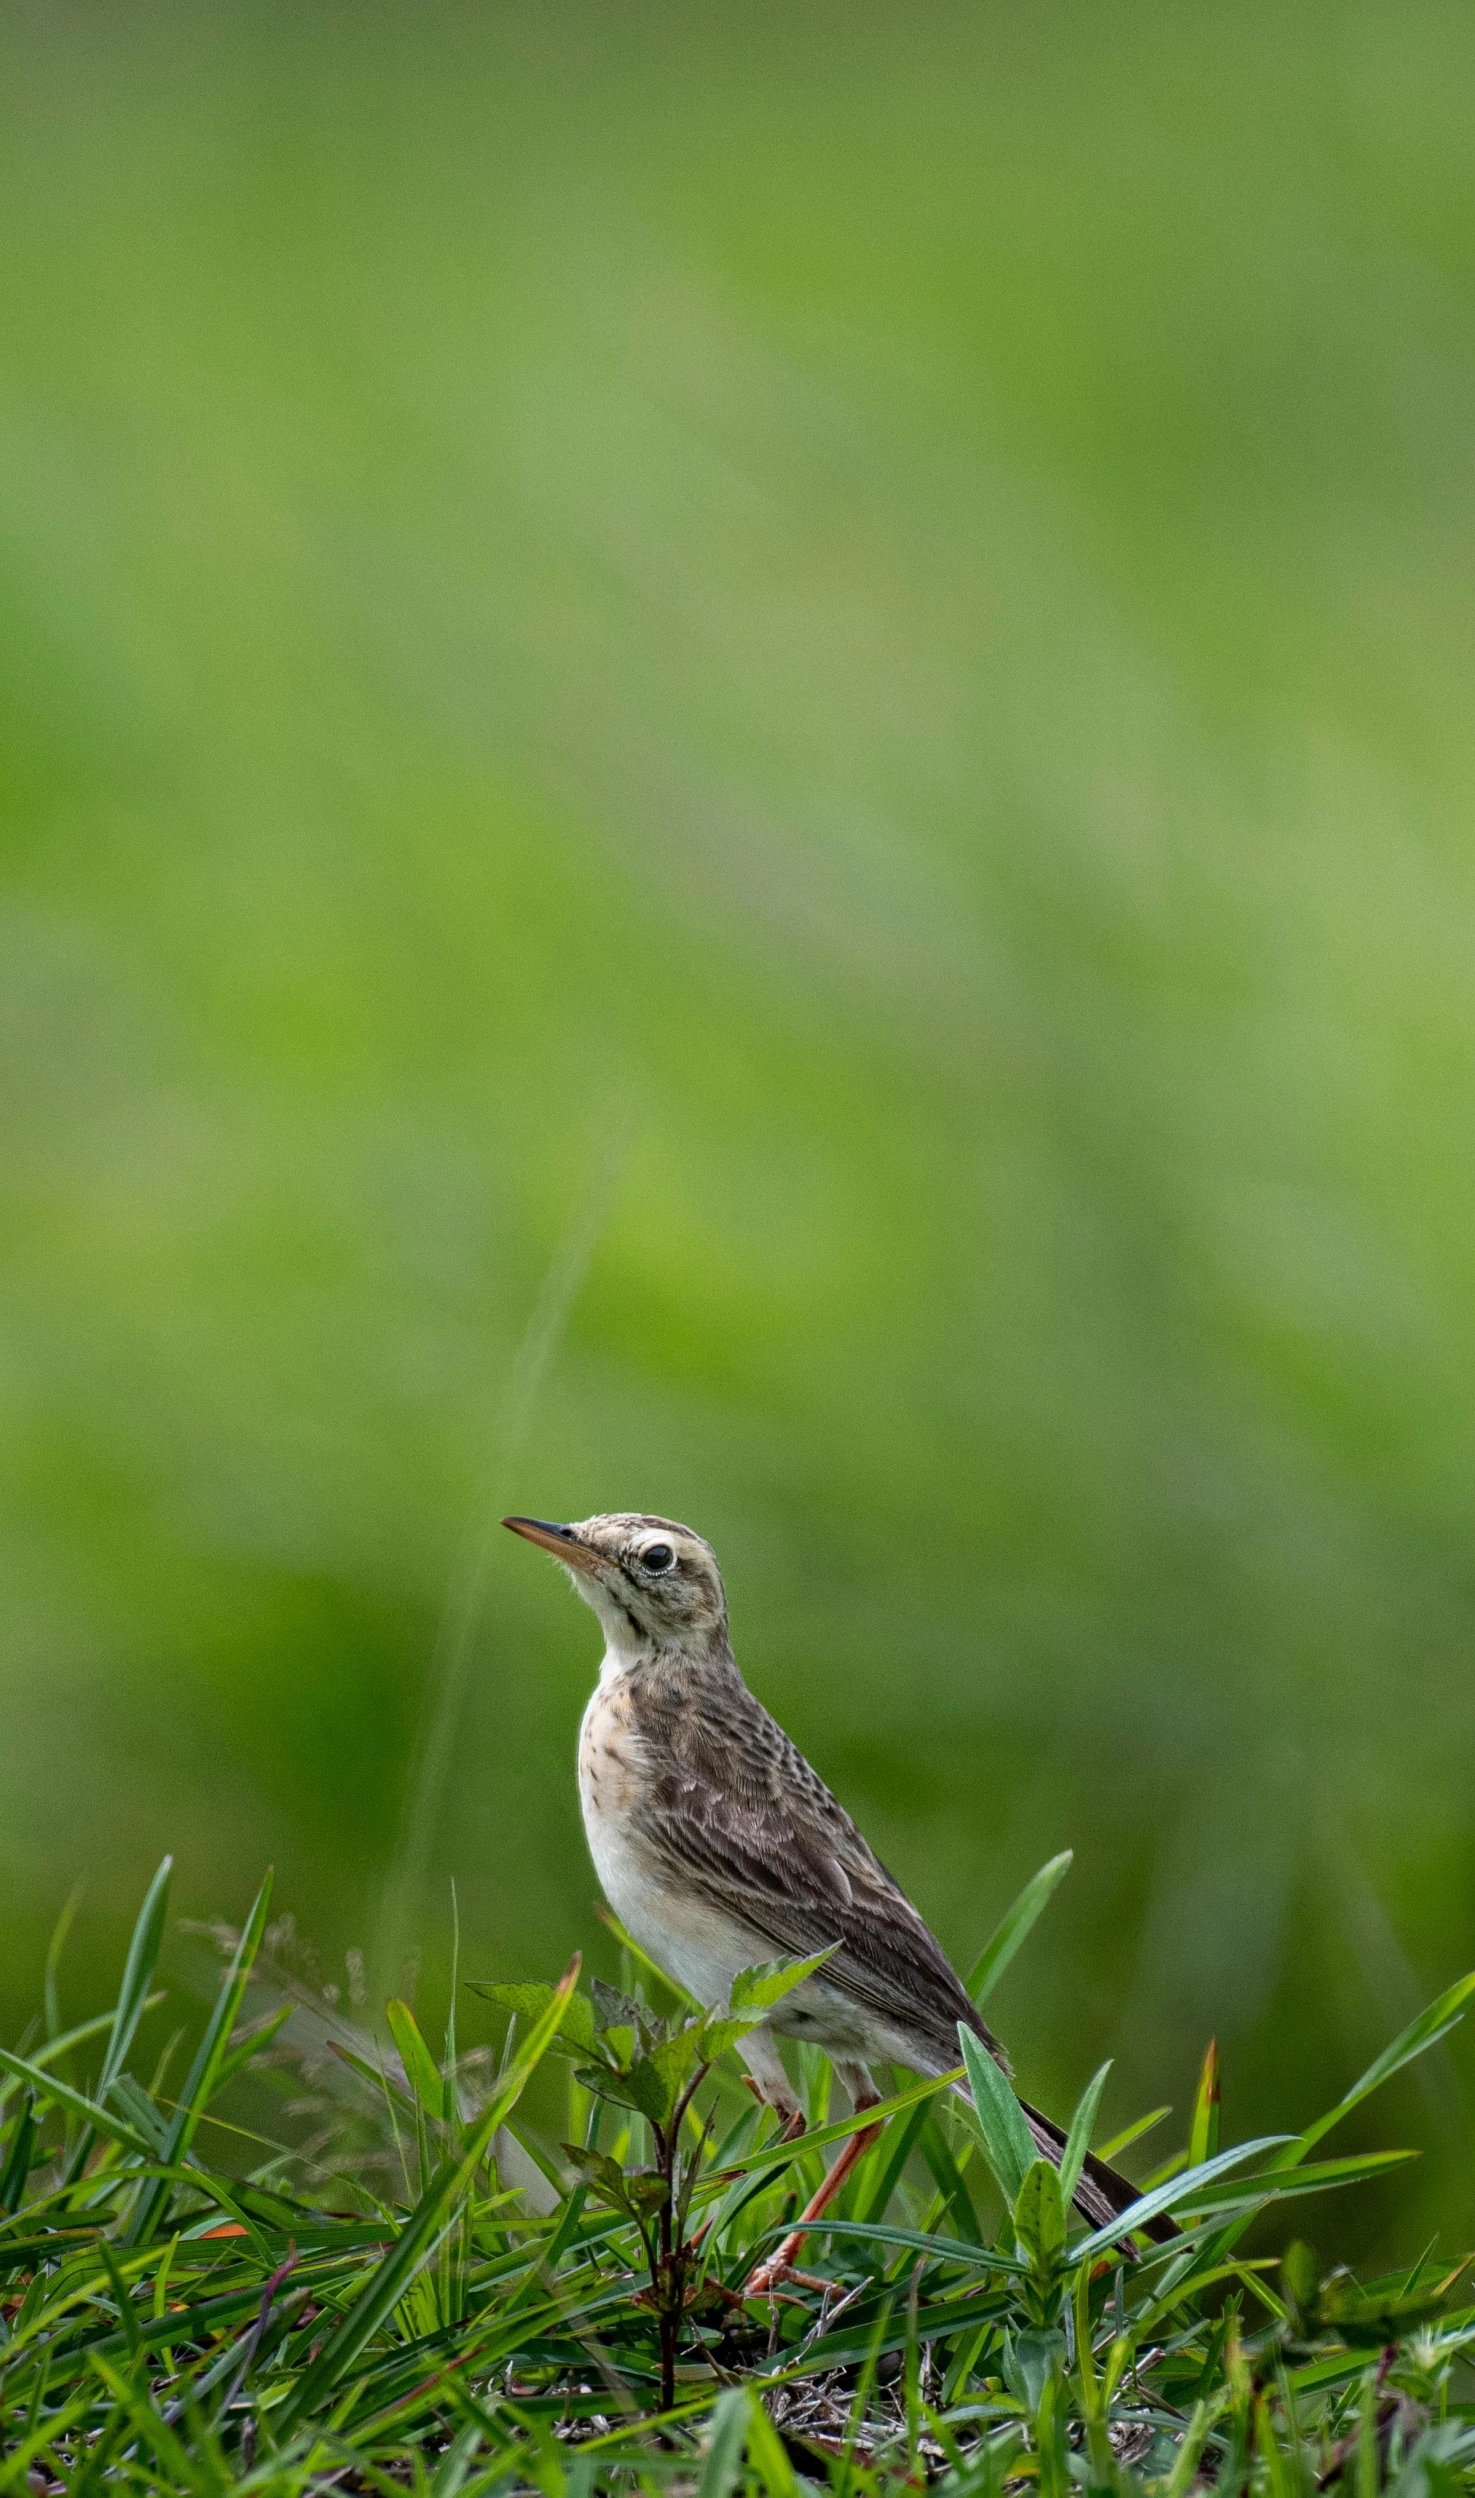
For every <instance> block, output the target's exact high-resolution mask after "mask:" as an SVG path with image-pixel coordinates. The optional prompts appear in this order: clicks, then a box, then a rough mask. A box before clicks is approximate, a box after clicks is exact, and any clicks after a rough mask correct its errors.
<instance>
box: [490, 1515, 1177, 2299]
mask: <svg viewBox="0 0 1475 2498" xmlns="http://www.w3.org/2000/svg"><path fill="white" fill-rule="evenodd" d="M503 1524H504V1525H505V1526H508V1527H510V1528H511V1529H512V1530H513V1533H514V1534H516V1535H525V1536H526V1537H527V1538H528V1540H529V1541H530V1542H531V1543H534V1544H540V1545H542V1546H543V1547H544V1548H545V1550H547V1551H548V1552H550V1553H552V1554H553V1555H554V1556H555V1558H556V1559H557V1560H559V1561H561V1562H562V1563H563V1564H564V1566H565V1568H566V1569H567V1571H568V1574H569V1577H570V1579H571V1580H572V1581H573V1584H574V1587H575V1588H576V1590H577V1592H578V1593H579V1595H581V1596H582V1597H583V1598H584V1601H585V1603H586V1604H588V1605H590V1606H592V1608H593V1610H594V1611H595V1613H597V1614H598V1616H599V1619H600V1621H601V1623H602V1624H603V1626H604V1634H605V1643H606V1644H605V1653H604V1662H603V1664H602V1666H601V1668H600V1674H599V1682H598V1684H597V1686H596V1688H595V1691H594V1694H593V1697H592V1698H591V1700H590V1702H589V1706H588V1707H587V1709H586V1710H585V1712H584V1722H583V1725H582V1727H581V1729H580V1732H579V1797H580V1802H581V1803H582V1806H583V1812H584V1829H585V1832H586V1834H587V1837H588V1841H589V1852H590V1854H591V1856H592V1857H593V1859H594V1866H595V1871H596V1872H597V1873H598V1876H599V1879H600V1881H601V1883H602V1884H603V1886H604V1891H605V1895H606V1897H607V1898H608V1900H609V1903H610V1906H611V1907H612V1908H613V1909H614V1911H615V1914H616V1915H617V1916H618V1917H619V1918H620V1920H621V1922H622V1923H623V1924H624V1925H625V1926H626V1927H627V1928H628V1930H629V1932H630V1933H631V1934H632V1935H633V1936H634V1938H635V1940H636V1942H637V1943H639V1945H640V1946H641V1948H642V1950H644V1951H646V1952H648V1953H649V1954H650V1956H651V1958H652V1960H654V1961H655V1962H656V1963H657V1964H658V1965H659V1966H660V1967H661V1968H662V1969H665V1970H668V1971H669V1972H670V1974H671V1976H672V1977H674V1978H676V1979H677V1980H679V1982H680V1984H681V1985H682V1986H683V1987H685V1988H686V1990H687V1991H688V1993H689V1994H692V1995H694V1996H695V1997H696V1998H697V2000H698V2001H699V2002H700V2003H703V2004H706V2005H708V2006H710V2007H712V2008H714V2009H716V2008H718V2007H721V2006H723V2005H725V2004H726V2002H727V2000H728V1992H729V1989H730V1987H731V1985H732V1981H733V1979H734V1978H735V1977H736V1975H737V1973H738V1971H739V1970H740V1969H746V1968H750V1967H752V1966H753V1964H754V1963H755V1962H757V1961H762V1960H770V1959H773V1958H775V1957H776V1956H778V1955H781V1954H782V1955H787V1956H792V1957H794V1958H801V1959H802V1958H807V1957H808V1956H809V1955H810V1954H811V1953H813V1952H819V1951H824V1950H825V1949H826V1948H827V1947H828V1946H830V1945H832V1944H838V1945H839V1949H838V1951H836V1952H835V1955H834V1957H833V1959H831V1960H829V1961H827V1962H826V1964H825V1967H824V1968H823V1969H822V1970H821V1971H819V1972H818V1973H817V1974H816V1975H815V1976H814V1977H811V1978H808V1979H806V1980H805V1981H804V1982H803V1984H802V1985H800V1986H797V1987H796V1988H795V1989H794V1991H793V1993H792V1994H791V1995H789V1996H787V1997H786V1998H785V2000H784V2002H783V2003H782V2005H781V2006H780V2007H779V2008H778V2009H777V2011H776V2012H775V2013H774V2015H773V2019H772V2022H771V2024H766V2025H765V2026H764V2027H763V2028H761V2029H756V2030H753V2031H751V2032H750V2033H749V2035H748V2037H747V2038H746V2039H745V2041H744V2043H743V2056H744V2060H745V2062H746V2064H747V2066H748V2070H749V2072H750V2074H751V2075H752V2078H753V2081H754V2084H755V2085H756V2087H757V2090H758V2092H759V2094H760V2096H761V2097H762V2098H764V2099H766V2100H767V2101H768V2103H769V2105H770V2106H771V2107H773V2108H774V2109H775V2110H776V2111H777V2112H778V2114H779V2116H780V2117H781V2118H782V2119H783V2120H784V2121H785V2123H786V2124H788V2125H790V2126H792V2127H793V2128H795V2129H796V2130H797V2129H799V2128H801V2127H802V2123H803V2119H802V2116H801V2114H800V2110H799V2103H798V2101H797V2099H796V2098H795V2096H794V2092H793V2089H792V2087H791V2085H790V2082H789V2078H788V2075H787V2074H786V2072H785V2071H784V2068H783V2065H782V2063H781V2062H780V2060H779V2054H778V2049H777V2047H776V2046H775V2044H774V2038H773V2032H774V2031H775V2030H778V2031H780V2032H782V2033H783V2034H784V2035H785V2036H786V2037H791V2038H801V2039H808V2040H810V2041H811V2042H812V2044H813V2045H815V2046H817V2047H822V2048H823V2049H824V2050H825V2053H826V2054H827V2055H828V2056H829V2057H830V2059H831V2061H832V2062H833V2064H834V2066H835V2069H836V2072H837V2073H838V2074H839V2076H840V2079H841V2081H842V2082H843V2083H844V2085H845V2088H846V2089H847V2091H848V2092H849V2093H850V2097H851V2099H852V2101H853V2103H854V2104H855V2105H856V2106H857V2107H858V2108H859V2107H865V2106H867V2105H868V2104H870V2103H872V2102H873V2101H874V2100H875V2099H876V2097H877V2092H876V2087H875V2084H874V2083H873V2081H872V2079H871V2075H870V2071H869V2067H870V2065H871V2064H872V2062H873V2061H876V2060H882V2061H888V2062H895V2063H897V2064H902V2065H906V2066H909V2067H910V2068H911V2069H912V2070H913V2071H915V2072H918V2073H925V2074H929V2075H933V2076H935V2075H939V2074H942V2073H947V2072H951V2071H952V2070H953V2068H954V2067H955V2066H956V2065H957V2064H958V2062H959V2050H958V2024H959V2022H962V2023H964V2024H965V2026H966V2027H967V2028H968V2029H970V2030H972V2031H973V2032H974V2033H975V2034H976V2036H977V2037H979V2038H981V2039H982V2041H983V2043H984V2045H985V2046H986V2047H987V2049H988V2051H989V2053H990V2054H991V2055H992V2056H994V2057H995V2058H996V2059H997V2061H998V2063H999V2064H1000V2065H1001V2066H1002V2068H1003V2070H1004V2071H1005V2072H1006V2073H1007V2072H1008V2070H1009V2065H1008V2060H1007V2058H1006V2057H1005V2054H1004V2051H1003V2049H1002V2047H1001V2046H1000V2045H999V2042H998V2040H997V2039H996V2038H995V2037H994V2036H993V2035H992V2033H991V2031H990V2030H989V2029H988V2028H987V2026H986V2024H985V2023H984V2021H983V2019H982V2016H981V2015H980V2013H979V2012H978V2010H977V2008H976V2006H975V2005H974V2004H973V2002H972V2000H971V1999H970V1997H969V1995H968V1993H967V1991H966V1989H965V1988H964V1987H963V1985H962V1984H961V1982H960V1981H959V1979H958V1977H957V1975H956V1973H955V1972H954V1970H953V1968H952V1967H951V1965H950V1963H949V1961H948V1959H947V1956H946V1954H945V1953H944V1952H943V1950H942V1947H941V1945H940V1944H939V1943H937V1942H936V1941H935V1940H934V1938H933V1936H932V1935H931V1934H930V1933H929V1932H928V1929H927V1927H926V1926H925V1925H924V1924H923V1922H922V1920H921V1918H920V1917H919V1916H918V1914H917V1912H916V1910H915V1908H913V1906H912V1904H911V1901H910V1900H909V1899H908V1898H907V1897H906V1895H905V1893H904V1892H903V1891H902V1890H901V1889H900V1887H899V1885H898V1884H897V1883H896V1882H894V1881H893V1880H892V1878H891V1876H890V1874H889V1873H888V1872H887V1871H886V1868H885V1866H884V1865H883V1864H882V1863H881V1861H880V1859H879V1857H877V1856H875V1855H874V1854H873V1853H872V1851H871V1849H870V1848H869V1847H868V1846H867V1844H866V1842H865V1840H864V1839H863V1838H862V1837H861V1834H860V1832H859V1831H858V1830H857V1828H856V1826H855V1824H854V1822H853V1821H852V1820H851V1818H850V1816H849V1814H848V1813H847V1812H846V1811H845V1810H844V1808H843V1806H842V1805H840V1804H838V1803H837V1802H836V1800H835V1798H834V1796H832V1795H831V1793H830V1791H829V1788H828V1787H827V1786H826V1785H825V1784H824V1781H823V1780H822V1779H821V1778H819V1777H818V1776H817V1775H816V1773H815V1772H814V1771H813V1770H812V1769H811V1768H810V1766H809V1763H808V1762H807V1761H806V1760H805V1758H804V1756H803V1754H802V1753H801V1752H799V1751H798V1750H797V1748H796V1747H795V1746H794V1745H793V1744H792V1743H791V1742H790V1740H789V1738H788V1736H787V1735H786V1734H785V1733H784V1731H783V1729H782V1727H781V1726H779V1725H778V1724H777V1723H776V1722H775V1720H774V1719H773V1718H771V1717H770V1716H769V1714H768V1711H767V1710H766V1709H765V1708H764V1707H763V1706H762V1704H761V1702H759V1701H757V1700H755V1699H754V1697H753V1694H752V1693H751V1692H750V1691H749V1689H748V1687H747V1684H746V1683H745V1682H744V1681H743V1678H742V1675H741V1674H740V1673H739V1671H738V1668H737V1663H736V1660H735V1659H734V1657H733V1653H732V1643H731V1640H730V1638H729V1636H728V1627H727V1600H726V1596H725V1594H724V1592H723V1586H722V1573H721V1571H720V1570H719V1569H718V1567H717V1559H716V1555H715V1554H714V1553H713V1551H712V1548H711V1546H710V1544H708V1543H706V1542H704V1540H703V1538H702V1537H701V1536H700V1535H695V1534H693V1532H692V1530H691V1528H690V1527H683V1526H677V1525H675V1524H674V1522H673V1521H672V1520H671V1519H669V1518H649V1517H641V1516H637V1515H633V1514H627V1513H618V1514H616V1515H613V1516H609V1517H598V1518H585V1519H583V1520H582V1521H580V1523H579V1524H577V1525H575V1526H553V1525H550V1524H549V1523H548V1522H547V1521H546V1520H545V1519H541V1518H506V1519H504V1520H503ZM1021 2104H1024V2103H1021ZM1024 2114H1025V2119H1026V2122H1027V2123H1028V2126H1029V2129H1030V2132H1031V2134H1032V2135H1033V2137H1034V2139H1035V2142H1036V2143H1037V2145H1038V2146H1039V2148H1040V2150H1041V2151H1042V2152H1043V2153H1044V2154H1045V2155H1046V2156H1047V2157H1049V2158H1051V2159H1053V2160H1056V2161H1058V2160H1059V2157H1060V2154H1061V2151H1062V2149H1063V2148H1064V2141H1065V2137H1064V2135H1063V2134H1062V2133H1061V2131H1060V2129H1059V2127H1058V2126H1056V2125H1053V2124H1052V2123H1051V2121H1050V2119H1049V2118H1048V2117H1046V2116H1041V2115H1040V2113H1039V2111H1038V2109H1035V2108H1031V2107H1029V2106H1028V2105H1027V2104H1024ZM873 2138H874V2137H873V2136H866V2135H857V2136H855V2137H853V2138H852V2141H851V2143H850V2144H849V2145H848V2146H847V2149H846V2152H845V2154H844V2155H842V2159H841V2160H840V2161H838V2162H837V2163H836V2166H835V2168H834V2169H833V2170H832V2171H831V2173H830V2176H829V2178H827V2180H826V2181H825V2185H824V2187H822V2188H821V2190H820V2194H819V2195H818V2196H816V2198H815V2201H814V2203H813V2204H811V2206H810V2207H809V2209H808V2211H807V2212H806V2213H805V2214H804V2216H803V2217H804V2218H805V2219H815V2218H817V2217H818V2213H819V2211H820V2210H822V2209H823V2208H824V2204H825V2203H826V2202H827V2201H828V2200H830V2198H831V2197H832V2196H833V2194H834V2193H835V2191H836V2189H837V2187H838V2185H839V2183H840V2181H841V2178H842V2176H843V2175H844V2174H845V2173H846V2172H847V2171H848V2169H849V2168H850V2167H851V2166H852V2165H853V2163H854V2161H855V2159H856V2158H858V2156H859V2153H860V2150H861V2149H862V2148H863V2147H864V2146H865V2144H866V2142H867V2141H868V2140H870V2139H873ZM1137 2194H1138V2189H1137V2188H1136V2187H1135V2186H1133V2185H1131V2184H1129V2182H1128V2180H1127V2179H1126V2178H1124V2177H1121V2176H1119V2175H1118V2174H1117V2172H1116V2170H1115V2169H1112V2168H1109V2167H1108V2166H1107V2165H1106V2163H1105V2162H1104V2161H1102V2160H1098V2159H1095V2158H1094V2157H1090V2156H1088V2158H1087V2161H1086V2165H1085V2167H1084V2169H1083V2171H1082V2174H1081V2178H1080V2182H1079V2184H1078V2186H1077V2188H1076V2194H1075V2200H1076V2203H1077V2205H1078V2207H1079V2208H1080V2210H1081V2211H1082V2212H1083V2213H1084V2214H1085V2216H1086V2218H1087V2219H1088V2220H1090V2221H1091V2222H1093V2223H1094V2224H1095V2225H1096V2226H1097V2227H1101V2226H1103V2225H1104V2224H1105V2223H1106V2222H1108V2221H1111V2220H1113V2219H1115V2218H1116V2216H1117V2214H1118V2213H1119V2212H1123V2211H1125V2210H1126V2208H1127V2206H1128V2205H1129V2204H1130V2203H1132V2202H1133V2201H1135V2199H1136V2197H1137ZM1168 2227H1169V2228H1171V2224H1168ZM796 2235H797V2233H796ZM792 2252H793V2242H792V2241H788V2242H786V2244H785V2246H784V2247H783V2248H781V2249H780V2250H779V2254H778V2257H777V2258H775V2259H772V2260H771V2261H770V2263H769V2264H768V2265H766V2266H765V2267H763V2268H762V2271H761V2273H759V2274H755V2275H754V2277H753V2280H752V2281H751V2282H750V2283H749V2285H748V2286H749V2290H750V2292H752V2291H754V2290H758V2289H767V2288H770V2287H771V2286H772V2282H773V2280H774V2279H776V2278H777V2277H778V2274H779V2273H780V2272H781V2271H782V2270H783V2269H784V2268H785V2265H786V2263H787V2261H788V2260H789V2259H790V2258H791V2256H792Z"/></svg>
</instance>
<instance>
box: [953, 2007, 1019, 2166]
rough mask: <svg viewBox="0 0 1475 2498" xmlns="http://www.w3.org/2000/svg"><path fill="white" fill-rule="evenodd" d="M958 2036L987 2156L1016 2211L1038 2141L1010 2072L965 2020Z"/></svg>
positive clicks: (961, 2024)
mask: <svg viewBox="0 0 1475 2498" xmlns="http://www.w3.org/2000/svg"><path fill="white" fill-rule="evenodd" d="M958 2037H959V2040H960V2041H961V2044H962V2049H963V2065H964V2069H965V2071H966V2073H967V2075H968V2087H969V2090H970V2091H971V2092H972V2095H973V2106H974V2110H975V2113H976V2115H977V2117H978V2124H979V2130H980V2132H981V2134H982V2136H983V2151H984V2157H985V2159H986V2160H987V2161H988V2164H989V2167H990V2168H991V2169H992V2171H993V2173H994V2179H995V2182H996V2183H997V2185H998V2188H999V2191H1000V2193H1001V2194H1002V2195H1003V2197H1004V2200H1005V2202H1006V2203H1007V2204H1008V2206H1009V2209H1010V2210H1011V2212H1012V2210H1013V2209H1014V2206H1015V2204H1016V2203H1017V2202H1018V2200H1019V2190H1020V2188H1021V2186H1022V2185H1023V2184H1024V2180H1025V2177H1026V2174H1027V2173H1028V2171H1029V2169H1030V2167H1031V2165H1032V2164H1033V2161H1034V2156H1035V2146H1034V2142H1033V2140H1032V2139H1031V2136H1030V2130H1029V2127H1028V2125H1027V2124H1026V2123H1025V2117H1024V2110H1023V2109H1022V2108H1021V2106H1020V2104H1019V2101H1018V2100H1017V2099H1016V2098H1015V2096H1014V2092H1013V2090H1012V2088H1011V2087H1010V2084H1009V2081H1008V2078H1007V2076H1006V2075H1005V2074H1004V2072H1003V2071H1002V2070H1001V2068H1000V2067H999V2065H997V2064H996V2063H995V2061H994V2059H993V2057H992V2056H991V2055H990V2054H989V2051H988V2049H987V2048H986V2047H985V2045H984V2043H983V2041H982V2039H981V2038H978V2037H976V2036H975V2035H974V2033H973V2031H972V2030H970V2029H969V2028H968V2027H967V2026H966V2024H965V2023H963V2022H961V2021H960V2022H959V2023H958Z"/></svg>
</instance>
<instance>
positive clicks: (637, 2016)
mask: <svg viewBox="0 0 1475 2498" xmlns="http://www.w3.org/2000/svg"><path fill="white" fill-rule="evenodd" d="M591 1991H592V1993H593V1996H594V2018H595V2020H596V2022H597V2023H598V2025H599V2027H600V2029H602V2030H614V2029H627V2030H638V2029H639V2027H640V2023H641V2019H642V2017H643V2015H644V2013H645V2009H646V2008H645V2006H644V2005H643V2004H638V2003H637V2002H636V2000H635V1998H634V1996H633V1995H623V1994H621V1992H620V1989H619V1988H618V1987H617V1986H606V1985H605V1982H604V1980H603V1978H595V1980H594V1981H593V1986H592V1989H591Z"/></svg>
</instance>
